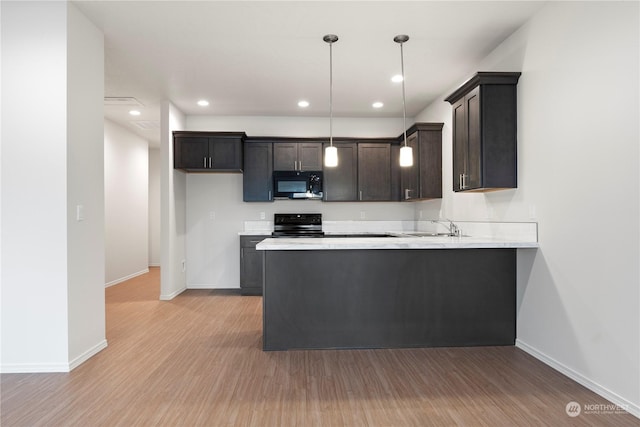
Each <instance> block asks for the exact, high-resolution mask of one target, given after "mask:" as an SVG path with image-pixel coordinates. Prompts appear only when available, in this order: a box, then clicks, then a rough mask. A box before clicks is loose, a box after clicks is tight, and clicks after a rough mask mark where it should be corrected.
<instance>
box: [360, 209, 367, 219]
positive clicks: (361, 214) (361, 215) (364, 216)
mask: <svg viewBox="0 0 640 427" xmlns="http://www.w3.org/2000/svg"><path fill="white" fill-rule="evenodd" d="M366 217H367V214H366V212H365V211H360V219H365V218H366Z"/></svg>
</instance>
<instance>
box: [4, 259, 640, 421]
mask: <svg viewBox="0 0 640 427" xmlns="http://www.w3.org/2000/svg"><path fill="white" fill-rule="evenodd" d="M158 297H159V270H158V269H157V268H153V269H152V270H151V272H150V273H149V274H146V275H144V276H140V277H137V278H134V279H132V280H129V281H128V282H124V283H122V284H119V285H116V286H113V287H110V288H108V289H107V290H106V300H107V339H108V342H109V346H108V347H107V348H106V349H105V350H103V351H102V352H101V353H99V354H98V355H96V356H94V357H93V358H92V359H90V360H89V361H87V362H86V363H84V364H83V365H81V366H80V367H78V368H76V369H75V370H74V371H73V372H71V373H68V374H5V375H2V383H1V387H2V388H1V393H2V401H1V404H2V406H1V411H2V417H1V421H2V423H1V425H2V426H3V427H9V426H76V425H77V426H134V425H141V426H152V425H158V426H198V425H201V426H455V425H460V426H545V425H547V426H564V425H589V426H638V425H640V420H638V419H637V418H634V417H633V416H631V415H629V414H603V413H599V414H581V415H579V416H578V417H575V418H572V417H569V416H568V415H567V414H566V412H565V407H566V405H567V403H569V402H571V401H575V402H578V403H580V404H582V405H585V404H609V402H607V401H605V400H604V399H603V398H601V397H599V396H598V395H596V394H594V393H592V392H590V391H588V390H587V389H585V388H584V387H582V386H580V385H578V384H576V383H575V382H573V381H571V380H569V379H568V378H566V377H564V376H563V375H561V374H559V373H557V372H556V371H554V370H552V369H551V368H549V367H547V366H546V365H544V364H542V363H541V362H539V361H537V360H535V359H534V358H532V357H530V356H529V355H527V354H526V353H524V352H522V351H520V350H519V349H517V348H515V347H484V348H433V349H406V350H358V351H352V350H338V351H333V350H331V351H329V350H327V351H325V350H323V351H319V350H314V351H290V352H263V351H262V350H261V334H262V331H261V324H262V306H261V298H260V297H240V296H238V295H234V294H229V293H225V292H221V291H208V290H189V291H186V292H184V293H182V294H181V295H179V296H178V297H176V298H175V299H173V300H172V301H159V300H158Z"/></svg>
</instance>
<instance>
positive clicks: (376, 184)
mask: <svg viewBox="0 0 640 427" xmlns="http://www.w3.org/2000/svg"><path fill="white" fill-rule="evenodd" d="M338 161H340V160H339V158H338ZM391 178H392V177H391V144H390V143H379V142H372V143H359V144H358V200H359V201H390V200H392V194H393V192H392V188H391V183H392V179H391Z"/></svg>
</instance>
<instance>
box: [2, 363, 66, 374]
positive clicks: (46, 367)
mask: <svg viewBox="0 0 640 427" xmlns="http://www.w3.org/2000/svg"><path fill="white" fill-rule="evenodd" d="M51 372H69V364H68V363H3V364H2V365H0V373H2V374H33V373H51Z"/></svg>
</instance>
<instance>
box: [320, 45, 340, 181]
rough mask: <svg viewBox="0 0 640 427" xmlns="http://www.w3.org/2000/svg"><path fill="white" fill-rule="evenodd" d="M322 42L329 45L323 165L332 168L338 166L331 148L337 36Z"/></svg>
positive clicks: (336, 151) (334, 150)
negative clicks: (325, 139) (325, 137)
mask: <svg viewBox="0 0 640 427" xmlns="http://www.w3.org/2000/svg"><path fill="white" fill-rule="evenodd" d="M322 40H324V41H325V42H327V43H329V146H328V147H327V148H326V149H325V150H324V165H325V166H326V167H329V168H334V167H336V166H338V149H337V148H336V147H334V146H333V43H335V42H337V41H338V36H336V35H335V34H327V35H326V36H324V37H323V38H322Z"/></svg>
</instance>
